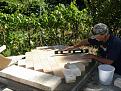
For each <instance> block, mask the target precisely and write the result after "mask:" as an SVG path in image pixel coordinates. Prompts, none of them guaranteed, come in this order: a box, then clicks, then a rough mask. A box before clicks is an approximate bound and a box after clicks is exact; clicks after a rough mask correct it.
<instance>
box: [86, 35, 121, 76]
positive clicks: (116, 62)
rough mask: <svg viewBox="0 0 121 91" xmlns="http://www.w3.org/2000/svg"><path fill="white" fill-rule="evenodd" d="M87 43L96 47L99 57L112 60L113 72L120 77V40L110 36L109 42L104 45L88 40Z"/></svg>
mask: <svg viewBox="0 0 121 91" xmlns="http://www.w3.org/2000/svg"><path fill="white" fill-rule="evenodd" d="M88 42H89V43H90V44H91V45H93V46H96V47H98V49H99V55H100V56H101V57H104V58H107V59H110V60H112V61H113V64H112V65H113V66H114V67H115V72H116V73H118V74H120V75H121V58H120V57H121V39H120V38H118V37H116V36H112V35H111V36H110V38H109V40H108V41H107V42H105V43H102V42H99V41H97V40H95V39H90V38H89V39H88Z"/></svg>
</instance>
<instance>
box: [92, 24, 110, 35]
mask: <svg viewBox="0 0 121 91" xmlns="http://www.w3.org/2000/svg"><path fill="white" fill-rule="evenodd" d="M103 34H109V30H108V26H107V25H106V24H103V23H98V24H96V25H94V27H93V28H92V36H91V37H95V36H96V35H103Z"/></svg>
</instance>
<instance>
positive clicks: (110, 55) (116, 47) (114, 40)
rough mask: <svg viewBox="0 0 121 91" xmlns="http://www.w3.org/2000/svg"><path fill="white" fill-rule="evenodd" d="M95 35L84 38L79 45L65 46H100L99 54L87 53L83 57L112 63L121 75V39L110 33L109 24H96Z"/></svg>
mask: <svg viewBox="0 0 121 91" xmlns="http://www.w3.org/2000/svg"><path fill="white" fill-rule="evenodd" d="M92 33H93V36H92V37H91V38H88V39H84V40H82V41H81V42H80V43H79V44H78V45H74V46H72V47H68V48H65V49H64V50H72V49H75V48H78V47H80V46H88V45H93V46H97V47H98V51H99V55H93V54H87V55H85V56H83V57H82V58H86V59H94V60H96V61H98V62H101V63H104V64H111V65H113V66H114V67H115V72H116V73H118V74H119V75H121V40H120V38H118V37H116V36H113V35H111V34H110V32H109V30H108V27H107V25H105V24H103V23H98V24H96V25H95V26H94V27H93V29H92Z"/></svg>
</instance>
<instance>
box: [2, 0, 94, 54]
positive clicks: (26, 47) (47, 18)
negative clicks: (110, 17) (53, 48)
mask: <svg viewBox="0 0 121 91" xmlns="http://www.w3.org/2000/svg"><path fill="white" fill-rule="evenodd" d="M3 1H4V0H3ZM3 1H2V2H3ZM40 1H41V0H13V2H11V1H10V0H6V2H7V3H8V5H7V7H8V6H11V5H15V6H16V11H15V12H12V13H10V14H8V13H6V12H3V11H0V12H1V13H0V31H1V32H0V44H1V45H3V44H5V45H7V50H6V51H5V52H4V55H6V56H9V55H18V54H24V53H25V52H26V51H30V50H31V49H33V48H35V47H37V46H45V45H48V46H49V45H59V44H63V45H72V44H73V43H76V42H77V40H78V39H83V38H85V37H87V34H88V33H89V30H90V26H91V20H92V18H91V16H89V15H88V11H87V9H83V10H82V11H79V10H78V8H77V7H76V5H75V4H74V3H73V2H72V3H71V4H70V5H69V6H65V5H64V4H59V5H57V6H55V7H53V9H50V7H48V5H47V4H45V3H44V2H43V4H42V3H41V4H39V2H40ZM25 2H26V3H25ZM36 7H39V8H36ZM9 8H12V7H9ZM32 9H33V10H32ZM38 9H39V10H40V11H39V12H38V11H37V10H38Z"/></svg>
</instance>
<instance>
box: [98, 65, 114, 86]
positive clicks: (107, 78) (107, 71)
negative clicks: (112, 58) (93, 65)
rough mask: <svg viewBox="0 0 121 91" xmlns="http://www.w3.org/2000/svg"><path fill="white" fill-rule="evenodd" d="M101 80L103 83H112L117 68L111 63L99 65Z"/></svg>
mask: <svg viewBox="0 0 121 91" xmlns="http://www.w3.org/2000/svg"><path fill="white" fill-rule="evenodd" d="M98 70H99V81H100V83H101V84H103V85H110V84H111V83H112V80H113V75H114V71H115V68H114V67H113V66H111V65H107V64H103V65H99V66H98Z"/></svg>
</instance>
